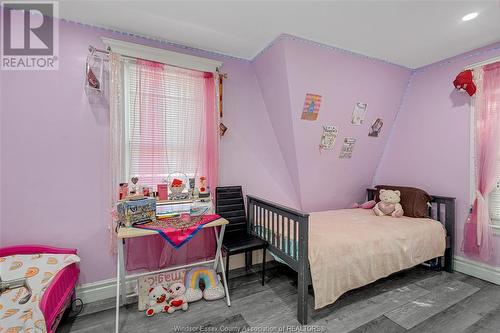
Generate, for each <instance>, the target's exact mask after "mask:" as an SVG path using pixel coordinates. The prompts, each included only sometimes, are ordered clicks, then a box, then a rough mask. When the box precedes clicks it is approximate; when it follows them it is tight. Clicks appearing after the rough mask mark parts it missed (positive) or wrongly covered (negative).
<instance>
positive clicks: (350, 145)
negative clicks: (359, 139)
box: [339, 138, 356, 158]
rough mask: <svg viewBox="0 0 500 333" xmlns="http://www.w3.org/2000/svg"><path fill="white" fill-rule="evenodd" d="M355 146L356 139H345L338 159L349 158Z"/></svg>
mask: <svg viewBox="0 0 500 333" xmlns="http://www.w3.org/2000/svg"><path fill="white" fill-rule="evenodd" d="M355 144H356V139H354V138H345V139H344V145H343V146H342V150H341V151H340V155H339V158H351V156H352V151H353V149H354V145H355Z"/></svg>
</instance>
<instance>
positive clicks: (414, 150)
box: [374, 43, 500, 265]
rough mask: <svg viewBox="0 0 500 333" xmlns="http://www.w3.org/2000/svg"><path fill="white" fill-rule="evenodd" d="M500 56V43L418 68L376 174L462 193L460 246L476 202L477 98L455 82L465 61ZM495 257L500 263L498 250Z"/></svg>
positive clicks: (459, 196)
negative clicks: (473, 121) (473, 142)
mask: <svg viewBox="0 0 500 333" xmlns="http://www.w3.org/2000/svg"><path fill="white" fill-rule="evenodd" d="M498 55H500V43H498V44H495V45H491V46H489V47H486V48H482V49H479V50H475V51H472V52H469V53H466V54H463V55H460V56H457V57H454V58H451V59H448V60H446V61H443V62H440V63H437V64H434V65H429V66H426V67H423V68H421V69H418V70H417V71H416V72H415V73H414V76H413V78H412V80H411V82H410V85H409V89H408V91H407V96H406V98H405V101H404V104H403V107H402V109H401V111H400V112H399V114H398V117H397V121H396V123H395V126H394V128H393V131H392V135H391V139H390V141H389V142H388V144H387V147H386V151H385V153H384V156H383V158H382V160H381V163H380V165H379V168H378V172H377V174H376V176H375V178H374V183H376V184H381V183H384V184H387V183H390V184H401V185H403V184H404V185H410V186H417V187H420V188H423V189H425V190H427V191H428V192H429V193H431V194H436V195H444V196H451V197H456V199H457V201H456V204H457V208H456V209H457V229H456V234H457V237H456V241H455V246H456V249H460V247H461V244H462V236H463V225H464V222H465V219H466V217H467V212H468V209H469V207H470V178H469V176H470V164H469V163H470V146H469V140H470V101H471V99H470V98H469V96H468V95H467V94H466V93H464V92H459V91H456V90H455V89H454V88H453V84H452V81H453V79H454V78H455V76H456V75H457V74H458V73H459V72H460V71H461V70H462V69H463V68H464V67H465V66H467V65H470V64H472V63H475V62H478V61H482V60H485V59H488V58H491V57H495V56H498ZM496 244H497V245H498V246H500V238H499V237H496ZM497 248H500V247H497ZM457 252H458V253H457V254H458V255H463V253H462V252H461V251H460V250H459V251H457ZM492 262H493V263H496V265H500V255H499V254H498V252H497V255H496V258H494V259H493V260H492Z"/></svg>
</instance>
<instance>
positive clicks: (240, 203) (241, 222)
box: [215, 186, 268, 285]
mask: <svg viewBox="0 0 500 333" xmlns="http://www.w3.org/2000/svg"><path fill="white" fill-rule="evenodd" d="M215 196H216V203H215V212H216V213H217V214H219V215H220V216H222V217H223V218H225V219H226V220H228V221H229V224H227V225H226V232H225V233H224V240H223V242H222V249H223V250H224V252H225V253H226V279H228V280H229V257H230V256H232V255H233V254H239V253H245V268H246V270H247V271H248V269H249V268H250V267H251V266H252V251H254V250H260V249H262V285H264V277H265V271H266V248H267V245H268V244H267V242H266V241H264V240H262V239H260V238H257V237H255V236H252V235H251V234H249V233H248V231H247V217H246V214H245V204H244V200H243V193H242V190H241V186H223V187H217V188H216V190H215Z"/></svg>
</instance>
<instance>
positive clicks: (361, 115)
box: [351, 102, 368, 126]
mask: <svg viewBox="0 0 500 333" xmlns="http://www.w3.org/2000/svg"><path fill="white" fill-rule="evenodd" d="M367 107H368V104H366V103H361V102H358V103H356V105H354V110H353V111H352V119H351V124H353V125H358V126H359V125H362V124H363V121H364V120H365V115H366V108H367Z"/></svg>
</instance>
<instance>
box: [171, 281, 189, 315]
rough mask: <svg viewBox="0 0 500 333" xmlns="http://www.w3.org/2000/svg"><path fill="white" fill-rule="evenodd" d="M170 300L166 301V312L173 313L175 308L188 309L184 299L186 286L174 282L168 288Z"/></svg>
mask: <svg viewBox="0 0 500 333" xmlns="http://www.w3.org/2000/svg"><path fill="white" fill-rule="evenodd" d="M168 293H169V294H170V298H171V300H170V301H169V302H168V305H169V306H168V310H167V312H168V313H173V312H175V310H180V309H182V310H184V311H186V310H187V309H188V302H187V299H186V295H185V294H186V287H185V286H184V284H182V283H179V282H177V283H174V284H172V285H171V286H170V288H168Z"/></svg>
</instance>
